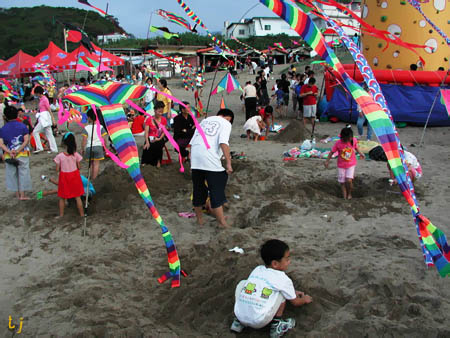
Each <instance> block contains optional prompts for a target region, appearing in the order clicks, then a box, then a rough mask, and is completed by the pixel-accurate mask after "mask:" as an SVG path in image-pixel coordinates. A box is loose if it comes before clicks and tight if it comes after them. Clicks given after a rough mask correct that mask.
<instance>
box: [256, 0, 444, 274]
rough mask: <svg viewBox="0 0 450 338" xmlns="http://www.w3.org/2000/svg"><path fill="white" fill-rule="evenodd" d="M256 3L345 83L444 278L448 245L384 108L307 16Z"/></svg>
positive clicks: (271, 1) (269, 0) (275, 1)
mask: <svg viewBox="0 0 450 338" xmlns="http://www.w3.org/2000/svg"><path fill="white" fill-rule="evenodd" d="M260 2H261V3H262V4H264V5H265V6H267V7H268V8H269V9H271V10H272V11H273V12H274V13H275V14H277V15H278V16H280V17H281V18H282V19H284V20H285V21H286V22H287V23H288V24H289V25H290V26H291V27H292V28H293V29H294V30H295V31H296V32H297V33H299V35H300V36H302V37H303V39H304V40H305V41H306V43H308V44H309V45H310V46H311V47H312V48H313V49H314V50H315V51H316V52H317V53H318V54H319V55H320V56H321V57H322V59H323V60H325V61H327V63H328V64H330V65H331V66H332V67H333V68H334V69H335V70H336V71H337V72H338V73H339V74H340V75H341V76H342V78H343V79H344V83H345V85H346V86H347V88H348V89H349V91H350V92H351V94H352V96H353V98H354V99H355V101H356V102H357V103H358V104H359V105H360V107H361V109H362V111H363V113H364V114H365V116H366V117H367V120H368V121H369V123H370V125H371V127H372V129H373V130H374V132H375V134H376V135H377V137H378V139H379V141H380V143H381V145H382V147H383V150H384V151H385V153H386V156H387V158H388V162H389V165H390V167H391V169H392V172H393V173H394V175H395V177H396V179H397V181H398V183H399V187H400V190H401V192H402V194H403V196H404V197H405V199H406V200H407V202H408V204H409V205H410V206H411V210H412V212H413V215H414V220H415V222H416V224H418V228H419V230H418V232H419V240H420V241H421V242H423V245H424V246H423V248H424V250H425V253H426V254H427V255H429V256H430V257H431V259H432V262H433V263H434V265H435V266H436V268H437V269H438V271H439V274H440V275H441V276H443V277H445V276H447V275H449V274H450V264H449V260H450V247H449V246H448V244H447V240H446V238H445V235H444V234H443V233H442V231H440V230H439V229H438V228H436V227H435V226H434V225H433V224H432V223H431V222H430V221H429V220H428V219H427V218H425V217H424V216H423V215H421V214H420V212H419V207H418V204H417V201H416V199H415V195H414V190H413V189H412V188H410V187H411V186H412V184H411V185H410V179H409V176H408V175H407V169H406V165H405V162H404V159H403V154H402V152H401V151H400V150H399V149H400V147H401V146H400V141H399V138H398V136H397V135H396V132H395V127H394V125H393V123H392V121H391V120H390V118H389V117H388V115H387V113H386V112H388V109H387V107H386V108H385V109H383V108H382V106H381V105H380V104H379V103H376V102H375V101H374V99H373V98H372V96H371V95H369V94H368V93H367V92H366V91H365V90H363V89H362V88H361V87H360V86H359V85H358V84H357V83H356V82H355V81H353V79H352V78H350V76H349V75H348V74H347V73H346V72H345V70H344V67H343V65H342V64H341V62H340V61H339V60H338V59H337V57H336V55H335V54H334V52H333V51H332V50H331V49H330V48H328V46H327V44H326V43H325V39H324V38H323V36H322V34H321V33H320V31H319V30H318V29H317V27H316V26H315V24H314V23H313V22H312V20H311V18H310V17H309V16H308V15H306V14H305V13H304V12H302V11H301V10H299V9H298V8H296V7H294V6H293V5H291V4H288V3H286V2H285V1H283V0H260ZM356 48H357V47H356ZM361 56H362V55H361ZM362 57H363V56H362ZM369 68H370V67H369ZM370 81H376V80H375V79H374V78H373V79H369V82H370ZM380 95H382V94H380Z"/></svg>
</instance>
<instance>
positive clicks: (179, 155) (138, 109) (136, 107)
mask: <svg viewBox="0 0 450 338" xmlns="http://www.w3.org/2000/svg"><path fill="white" fill-rule="evenodd" d="M126 102H127V104H128V105H130V106H131V107H133V108H134V109H136V110H137V111H140V112H141V113H143V114H144V115H145V116H147V118H149V119H153V116H151V115H150V114H149V113H147V112H146V111H145V110H144V109H142V108H141V107H139V106H138V105H137V104H135V103H133V102H132V101H130V100H127V101H126ZM159 126H160V127H161V129H162V131H163V133H164V135H166V137H167V138H168V139H169V142H170V144H172V146H173V147H174V148H175V149H176V151H178V160H179V162H180V172H182V173H184V166H183V158H182V157H181V152H180V147H179V146H178V143H177V142H176V141H175V140H174V138H173V137H172V135H171V134H170V133H169V131H168V130H167V129H166V127H164V126H163V125H162V124H160V125H159Z"/></svg>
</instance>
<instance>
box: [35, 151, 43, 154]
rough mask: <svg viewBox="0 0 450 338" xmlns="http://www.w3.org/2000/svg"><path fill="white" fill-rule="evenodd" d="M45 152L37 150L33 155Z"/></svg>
mask: <svg viewBox="0 0 450 338" xmlns="http://www.w3.org/2000/svg"><path fill="white" fill-rule="evenodd" d="M43 151H44V150H35V151H33V154H39V153H42V152H43Z"/></svg>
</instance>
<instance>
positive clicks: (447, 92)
mask: <svg viewBox="0 0 450 338" xmlns="http://www.w3.org/2000/svg"><path fill="white" fill-rule="evenodd" d="M441 103H442V104H443V105H444V106H445V109H447V114H448V117H450V89H441Z"/></svg>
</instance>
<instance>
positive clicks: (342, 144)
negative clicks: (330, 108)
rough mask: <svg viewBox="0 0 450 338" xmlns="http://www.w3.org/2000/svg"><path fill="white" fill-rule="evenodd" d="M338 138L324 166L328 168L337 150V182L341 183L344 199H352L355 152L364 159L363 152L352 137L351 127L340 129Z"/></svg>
mask: <svg viewBox="0 0 450 338" xmlns="http://www.w3.org/2000/svg"><path fill="white" fill-rule="evenodd" d="M340 138H341V139H340V140H338V141H337V142H336V143H335V145H334V146H333V148H331V152H330V154H329V155H328V158H327V160H326V162H325V168H328V165H329V164H330V159H331V156H332V154H334V153H335V152H338V160H337V167H338V182H339V183H340V184H341V188H342V195H343V196H344V199H349V200H350V199H352V190H353V178H354V175H355V167H356V163H357V161H356V153H355V152H357V153H358V154H359V156H360V157H361V158H362V159H364V154H363V153H362V152H361V151H360V150H359V148H358V140H357V139H356V138H354V137H353V131H352V129H351V128H347V127H346V128H344V129H342V130H341V135H340Z"/></svg>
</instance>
